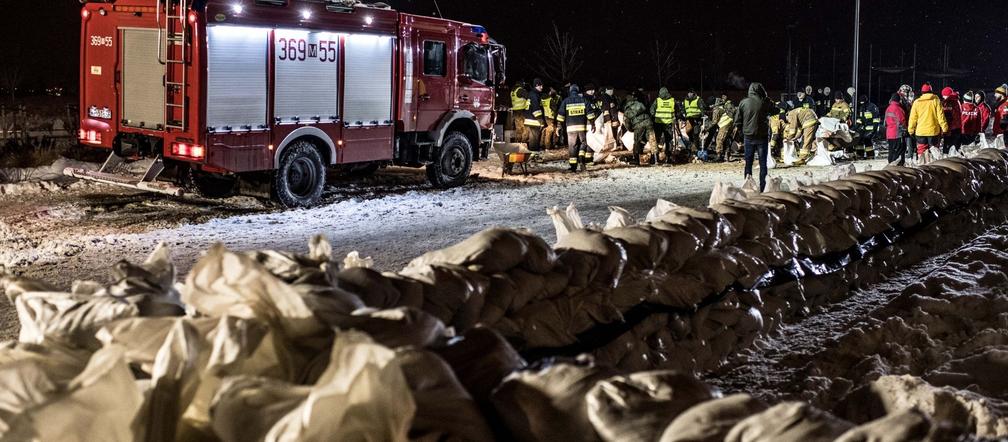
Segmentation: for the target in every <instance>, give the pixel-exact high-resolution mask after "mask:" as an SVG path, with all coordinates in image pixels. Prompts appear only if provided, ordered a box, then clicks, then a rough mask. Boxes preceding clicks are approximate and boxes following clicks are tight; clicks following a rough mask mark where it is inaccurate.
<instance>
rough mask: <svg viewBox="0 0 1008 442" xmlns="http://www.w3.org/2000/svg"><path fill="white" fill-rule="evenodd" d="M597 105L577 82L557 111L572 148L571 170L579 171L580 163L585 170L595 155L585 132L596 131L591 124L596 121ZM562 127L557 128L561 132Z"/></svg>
mask: <svg viewBox="0 0 1008 442" xmlns="http://www.w3.org/2000/svg"><path fill="white" fill-rule="evenodd" d="M595 116H596V114H595V107H594V106H592V104H591V103H590V102H588V101H587V100H586V99H585V96H584V95H581V91H580V90H579V89H578V86H577V85H576V84H572V85H571V87H570V94H569V95H568V96H567V98H566V99H565V100H564V101H563V103H560V110H559V112H557V123H559V124H560V125H561V126H562V128H563V130H564V132H566V133H567V146H568V147H569V148H570V151H569V153H570V155H569V158H568V162H569V165H570V171H571V172H577V170H578V165H580V166H581V169H582V170H584V169H585V167H586V166H587V165H588V164H590V163H591V162H592V160H593V158H594V156H595V154H594V152H591V149H589V148H588V141H587V139H586V138H585V132H587V131H589V130H590V131H591V132H592V133H595V126H594V125H591V124H589V122H590V121H595ZM559 131H560V127H558V128H557V133H559Z"/></svg>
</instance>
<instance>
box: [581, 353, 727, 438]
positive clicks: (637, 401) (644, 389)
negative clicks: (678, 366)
mask: <svg viewBox="0 0 1008 442" xmlns="http://www.w3.org/2000/svg"><path fill="white" fill-rule="evenodd" d="M719 396H720V392H719V391H718V390H716V389H713V388H711V387H709V386H708V385H706V384H704V383H703V382H700V381H699V380H697V379H696V378H695V377H693V376H692V375H687V374H682V373H678V372H674V371H667V370H666V371H651V372H640V373H634V374H631V375H628V376H615V377H612V378H609V379H606V380H603V381H600V382H598V383H596V384H595V386H594V387H593V388H592V389H591V390H589V391H588V393H587V396H586V401H587V405H588V419H589V420H590V421H591V423H592V425H594V426H595V431H596V432H597V433H598V434H599V435H600V436H601V437H602V439H603V440H606V441H640V442H646V441H653V440H655V439H656V438H658V436H659V435H660V434H661V432H662V431H663V430H664V429H665V427H666V426H667V425H668V424H669V422H671V421H672V420H673V419H674V418H675V417H676V416H678V415H679V414H680V413H682V412H683V411H685V410H687V409H688V408H690V407H692V406H693V405H696V404H698V403H700V402H703V401H707V400H710V399H714V398H716V397H719Z"/></svg>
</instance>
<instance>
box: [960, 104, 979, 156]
mask: <svg viewBox="0 0 1008 442" xmlns="http://www.w3.org/2000/svg"><path fill="white" fill-rule="evenodd" d="M974 95H975V94H974V93H973V91H969V92H966V93H965V94H963V101H962V144H975V143H977V142H979V141H980V107H979V106H977V105H976V102H975V98H974Z"/></svg>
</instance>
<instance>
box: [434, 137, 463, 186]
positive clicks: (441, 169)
mask: <svg viewBox="0 0 1008 442" xmlns="http://www.w3.org/2000/svg"><path fill="white" fill-rule="evenodd" d="M472 153H473V150H472V143H470V142H469V139H468V138H466V136H465V135H463V134H462V133H460V132H451V133H449V134H448V135H446V136H445V138H444V142H443V143H441V149H439V150H438V155H437V157H435V160H434V162H433V163H431V164H428V165H427V180H428V181H430V183H431V184H432V185H434V187H437V188H440V189H450V188H452V187H458V186H461V185H463V184H465V182H466V180H468V179H469V172H470V171H471V170H472Z"/></svg>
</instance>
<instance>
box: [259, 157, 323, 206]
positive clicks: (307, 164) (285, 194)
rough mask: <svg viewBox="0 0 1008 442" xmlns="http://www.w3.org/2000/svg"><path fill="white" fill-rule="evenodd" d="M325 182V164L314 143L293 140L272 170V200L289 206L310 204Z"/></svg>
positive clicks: (317, 199) (316, 200)
mask: <svg viewBox="0 0 1008 442" xmlns="http://www.w3.org/2000/svg"><path fill="white" fill-rule="evenodd" d="M325 181H326V167H325V164H324V163H323V162H322V155H321V154H319V151H318V149H316V148H315V144H313V143H312V142H310V141H307V140H301V141H295V142H294V143H293V144H291V145H290V146H289V147H287V150H286V151H285V152H284V154H283V157H281V159H280V164H279V167H277V170H276V171H275V172H274V173H273V183H272V184H273V185H272V186H271V187H272V190H273V199H275V200H276V201H277V202H279V203H280V204H282V205H284V206H285V207H290V208H294V207H311V206H314V205H315V204H318V202H319V199H320V198H321V197H322V189H323V188H324V187H325Z"/></svg>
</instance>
